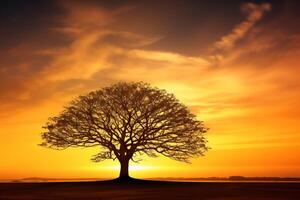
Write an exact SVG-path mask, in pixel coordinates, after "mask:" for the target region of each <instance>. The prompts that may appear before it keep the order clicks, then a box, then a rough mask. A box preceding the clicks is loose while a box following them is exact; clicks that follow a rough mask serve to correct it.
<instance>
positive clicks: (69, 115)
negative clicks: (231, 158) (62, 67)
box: [41, 82, 208, 162]
mask: <svg viewBox="0 0 300 200" xmlns="http://www.w3.org/2000/svg"><path fill="white" fill-rule="evenodd" d="M44 128H45V130H46V131H45V132H43V133H42V139H43V143H42V144H41V145H42V146H46V147H50V148H55V149H65V148H68V147H94V146H101V147H102V148H101V149H100V152H99V153H98V154H96V155H94V156H93V157H92V160H93V161H96V162H98V161H102V160H104V159H118V160H120V161H121V160H124V159H127V160H129V159H132V160H134V159H135V157H136V156H137V155H141V154H146V155H148V156H151V157H155V156H157V154H162V155H164V156H166V157H169V158H172V159H174V160H178V161H184V162H188V161H189V158H191V157H193V156H202V155H203V153H204V152H205V151H206V150H207V149H208V148H207V146H206V143H207V141H206V139H205V137H204V133H205V132H206V131H207V128H206V127H205V126H204V125H203V122H202V121H198V120H197V119H196V116H195V115H193V114H192V113H191V112H190V111H189V109H188V108H187V107H186V106H184V105H183V104H182V103H180V102H179V101H178V100H177V99H176V98H175V96H174V95H173V94H169V93H167V92H166V91H165V90H160V89H158V88H153V87H150V85H149V84H146V83H142V82H137V83H124V82H121V83H117V84H114V85H112V86H110V87H105V88H103V89H101V90H97V91H93V92H90V93H89V94H87V95H85V96H79V97H78V98H77V99H75V100H73V101H72V102H71V103H70V104H69V106H67V107H65V109H64V110H63V111H62V112H61V113H60V114H59V115H58V116H56V117H52V118H49V121H48V122H47V123H46V125H45V126H44Z"/></svg>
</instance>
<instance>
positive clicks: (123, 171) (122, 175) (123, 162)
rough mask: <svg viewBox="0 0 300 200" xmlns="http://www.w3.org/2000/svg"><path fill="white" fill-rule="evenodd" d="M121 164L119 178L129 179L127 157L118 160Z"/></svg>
mask: <svg viewBox="0 0 300 200" xmlns="http://www.w3.org/2000/svg"><path fill="white" fill-rule="evenodd" d="M120 164H121V170H120V175H119V179H124V180H125V179H129V178H130V177H129V173H128V168H129V159H123V160H120Z"/></svg>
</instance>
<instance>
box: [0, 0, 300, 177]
mask: <svg viewBox="0 0 300 200" xmlns="http://www.w3.org/2000/svg"><path fill="white" fill-rule="evenodd" d="M225 2H226V3H225ZM1 4H2V3H1ZM299 7H300V5H299V3H297V1H261V2H259V3H253V2H252V1H231V2H230V3H229V2H228V1H224V2H223V3H220V2H219V3H216V1H215V2H212V1H202V2H197V1H196V2H195V1H181V2H177V3H174V1H162V2H158V1H157V2H156V1H136V2H135V1H120V2H119V1H102V2H101V3H100V2H97V1H59V2H55V1H52V2H48V1H44V2H40V3H36V4H32V5H30V3H24V2H23V3H18V4H17V3H16V2H13V1H12V2H11V3H3V5H2V6H1V10H0V12H1V14H2V17H1V21H0V36H1V38H2V39H1V40H3V42H1V44H0V77H1V79H0V136H1V140H0V159H1V162H0V179H6V178H24V177H57V178H83V177H105V178H111V177H116V176H117V175H118V167H119V166H118V162H117V161H116V162H112V161H104V162H101V163H92V162H91V161H90V157H91V155H93V154H95V153H96V152H97V148H91V149H80V148H77V149H68V150H64V151H55V150H51V149H46V148H42V147H40V146H38V144H39V143H40V142H41V138H40V132H41V131H42V126H43V125H44V124H45V122H46V121H47V119H48V117H51V116H55V115H57V114H58V113H59V112H60V111H61V110H62V109H63V107H64V106H65V105H67V104H68V102H69V101H70V100H72V99H73V98H75V97H77V96H78V95H82V94H86V93H87V92H89V91H91V90H95V89H99V88H101V87H103V86H107V85H110V84H112V83H115V82H119V81H144V82H148V83H150V84H151V85H153V86H157V87H159V88H162V89H166V90H167V91H168V92H171V93H174V94H175V96H176V97H177V98H178V99H180V101H181V102H183V103H184V104H186V105H187V106H188V107H189V108H190V110H191V111H192V112H193V113H195V114H196V115H197V117H198V119H199V120H203V121H204V122H205V124H206V126H207V127H209V128H210V130H209V132H208V133H207V139H208V141H209V146H210V147H211V149H210V150H209V151H208V152H207V153H206V155H205V156H204V157H200V158H195V159H193V160H192V164H184V163H179V162H176V161H172V160H170V159H167V158H163V157H159V158H155V159H154V158H147V157H144V158H143V161H141V162H140V163H138V164H137V163H131V166H130V174H131V175H132V176H134V177H139V178H144V177H208V176H231V175H243V176H300V120H299V119H300V82H299V73H300V66H299V56H300V29H299V27H300V26H298V25H299V19H298V17H299V14H298V13H297V9H298V8H299Z"/></svg>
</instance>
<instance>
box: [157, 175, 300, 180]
mask: <svg viewBox="0 0 300 200" xmlns="http://www.w3.org/2000/svg"><path fill="white" fill-rule="evenodd" d="M153 179H160V180H191V181H201V180H202V181H300V177H245V176H229V177H197V178H184V177H178V178H176V177H165V178H153Z"/></svg>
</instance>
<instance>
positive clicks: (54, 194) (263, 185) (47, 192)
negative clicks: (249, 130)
mask: <svg viewBox="0 0 300 200" xmlns="http://www.w3.org/2000/svg"><path fill="white" fill-rule="evenodd" d="M0 199H1V200H15V199H18V200H29V199H30V200H50V199H72V200H79V199H87V200H96V199H97V200H102V199H103V200H104V199H112V200H114V199H115V200H122V199H145V200H147V199H164V200H169V199H170V200H176V199H210V200H212V199H218V200H220V199H222V200H224V199H226V200H227V199H228V200H229V199H230V200H240V199H242V200H244V199H252V200H253V199H260V200H261V199H270V200H271V199H275V200H277V199H300V183H274V182H273V183H272V182H202V183H200V182H163V181H141V180H135V181H132V182H129V183H128V182H118V181H98V182H62V183H0Z"/></svg>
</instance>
